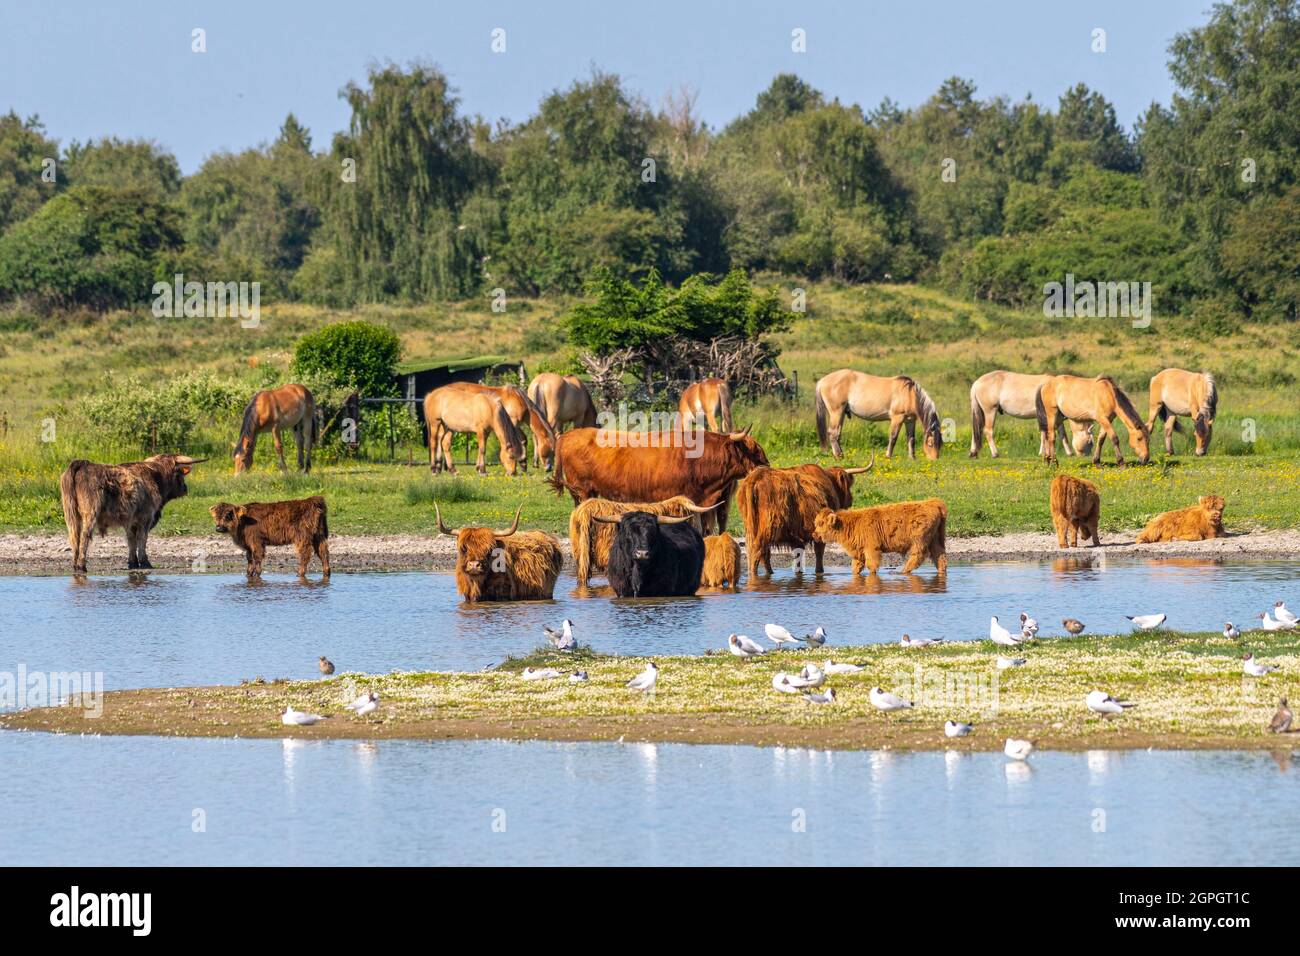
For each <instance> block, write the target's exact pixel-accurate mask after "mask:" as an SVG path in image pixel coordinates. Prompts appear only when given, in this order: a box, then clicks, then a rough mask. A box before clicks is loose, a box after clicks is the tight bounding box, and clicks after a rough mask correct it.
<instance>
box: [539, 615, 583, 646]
mask: <svg viewBox="0 0 1300 956" xmlns="http://www.w3.org/2000/svg"><path fill="white" fill-rule="evenodd" d="M542 630H543V631H545V632H546V639H547V640H548V641H550V642H551V645H552V646H553V647H554V648H555V649H556V650H557V651H571V650H573V649H574V648H575V647H577V646H578V640H577V638H575V637H574V636H573V622H572V621H570V620H569V619H568V618H567V617H566V618H565V619H564V623H563V624H561V625H560V629H559V630H558V631H557V630H555V628H553V627H546V626H545V625H542Z"/></svg>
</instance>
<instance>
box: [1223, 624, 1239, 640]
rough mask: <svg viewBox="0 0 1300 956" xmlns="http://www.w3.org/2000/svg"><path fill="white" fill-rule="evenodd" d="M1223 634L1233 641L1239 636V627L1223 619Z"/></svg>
mask: <svg viewBox="0 0 1300 956" xmlns="http://www.w3.org/2000/svg"><path fill="white" fill-rule="evenodd" d="M1223 636H1224V637H1226V638H1227V639H1228V640H1230V641H1235V640H1236V639H1237V638H1239V637H1241V628H1239V627H1237V625H1236V624H1233V623H1232V622H1231V621H1225V622H1224V625H1223Z"/></svg>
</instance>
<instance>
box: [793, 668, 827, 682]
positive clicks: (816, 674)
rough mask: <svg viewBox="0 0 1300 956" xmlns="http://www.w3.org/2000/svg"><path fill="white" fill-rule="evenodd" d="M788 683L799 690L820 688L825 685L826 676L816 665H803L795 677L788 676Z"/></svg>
mask: <svg viewBox="0 0 1300 956" xmlns="http://www.w3.org/2000/svg"><path fill="white" fill-rule="evenodd" d="M790 683H792V684H794V685H795V686H796V687H799V688H808V687H821V686H822V684H824V683H826V674H825V672H824V671H823V670H822V669H821V668H820V667H818V666H817V665H816V664H805V665H804V666H803V670H801V671H800V672H799V673H798V674H797V675H795V674H791V675H790Z"/></svg>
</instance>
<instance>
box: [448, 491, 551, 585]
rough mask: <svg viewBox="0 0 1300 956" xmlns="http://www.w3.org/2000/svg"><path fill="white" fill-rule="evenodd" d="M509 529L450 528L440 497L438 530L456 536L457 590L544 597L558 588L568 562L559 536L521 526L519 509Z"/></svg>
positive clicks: (522, 507)
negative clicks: (441, 507) (556, 586)
mask: <svg viewBox="0 0 1300 956" xmlns="http://www.w3.org/2000/svg"><path fill="white" fill-rule="evenodd" d="M523 509H524V506H523V505H520V506H519V507H518V508H517V509H516V510H515V520H514V523H513V524H511V525H510V527H509V528H507V529H506V530H504V531H494V530H493V529H491V528H459V529H457V528H449V527H447V525H446V523H445V522H444V521H443V520H442V512H441V510H439V508H438V503H437V502H436V501H435V502H434V504H433V510H434V514H435V515H437V518H438V530H439V531H441V532H442V533H443V534H446V535H451V536H452V537H454V538H455V539H456V590H457V591H459V592H460V595H461V597H463V598H464V599H465V600H466V601H470V602H471V603H472V602H476V601H540V600H550V598H551V597H552V596H553V595H554V594H555V581H556V579H557V578H558V577H559V576H560V569H561V568H563V567H564V555H563V554H562V553H561V552H560V542H559V540H558V539H557V538H556V537H555V535H553V534H547V533H546V532H545V531H520V530H519V513H520V512H521V511H523Z"/></svg>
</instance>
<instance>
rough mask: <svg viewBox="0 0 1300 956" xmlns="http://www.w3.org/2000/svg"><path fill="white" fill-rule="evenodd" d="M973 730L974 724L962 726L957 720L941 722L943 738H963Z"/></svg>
mask: <svg viewBox="0 0 1300 956" xmlns="http://www.w3.org/2000/svg"><path fill="white" fill-rule="evenodd" d="M974 729H975V725H974V724H963V723H962V722H961V721H959V720H945V721H944V722H943V735H944V736H945V737H965V736H966V735H967V734H969V733H970V732H971V731H972V730H974Z"/></svg>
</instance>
